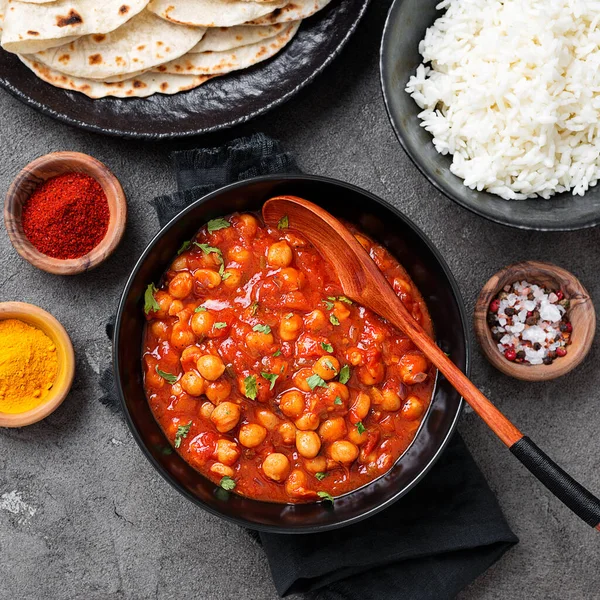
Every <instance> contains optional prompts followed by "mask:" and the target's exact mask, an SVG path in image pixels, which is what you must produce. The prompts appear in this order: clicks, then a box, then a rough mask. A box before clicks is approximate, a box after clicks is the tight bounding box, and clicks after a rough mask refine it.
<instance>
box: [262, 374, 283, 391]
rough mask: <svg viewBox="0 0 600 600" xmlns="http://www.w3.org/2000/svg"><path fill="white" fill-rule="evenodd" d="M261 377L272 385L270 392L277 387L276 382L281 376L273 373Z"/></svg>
mask: <svg viewBox="0 0 600 600" xmlns="http://www.w3.org/2000/svg"><path fill="white" fill-rule="evenodd" d="M261 376H262V377H264V378H265V379H266V380H267V381H268V382H269V383H270V384H271V387H270V388H269V389H270V390H272V389H273V388H274V387H275V382H276V381H277V378H278V377H279V375H275V374H273V373H265V372H262V373H261Z"/></svg>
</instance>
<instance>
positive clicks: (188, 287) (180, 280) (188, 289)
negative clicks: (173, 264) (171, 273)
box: [169, 272, 194, 299]
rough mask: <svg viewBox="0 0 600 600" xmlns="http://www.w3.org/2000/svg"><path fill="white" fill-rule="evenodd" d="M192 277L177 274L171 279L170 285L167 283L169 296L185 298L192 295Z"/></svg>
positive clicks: (186, 274) (187, 274) (185, 274)
mask: <svg viewBox="0 0 600 600" xmlns="http://www.w3.org/2000/svg"><path fill="white" fill-rule="evenodd" d="M193 281H194V280H193V278H192V276H191V275H190V274H189V273H187V272H184V273H177V275H175V277H173V279H171V283H169V294H171V296H173V298H180V299H181V298H185V297H186V296H189V295H190V294H191V293H192V284H193Z"/></svg>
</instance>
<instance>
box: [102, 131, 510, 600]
mask: <svg viewBox="0 0 600 600" xmlns="http://www.w3.org/2000/svg"><path fill="white" fill-rule="evenodd" d="M173 162H174V166H175V171H176V174H177V183H178V191H177V192H176V193H174V194H172V195H171V196H161V197H159V198H156V199H154V200H153V201H152V205H153V206H154V207H155V209H156V212H157V215H158V220H159V222H160V223H161V225H164V224H165V223H167V222H168V221H169V220H170V219H171V218H172V217H174V216H175V215H176V214H177V213H178V212H179V211H181V210H182V209H183V208H185V207H186V206H187V205H189V204H190V203H191V202H193V201H195V200H197V199H198V198H201V197H202V196H203V195H205V194H207V193H209V192H211V191H213V190H215V189H217V188H219V187H222V186H224V185H226V184H229V183H233V182H235V181H241V180H243V179H247V178H249V177H254V176H257V175H267V174H270V173H298V172H299V169H298V166H297V164H296V161H295V159H294V157H293V156H292V155H290V154H288V153H286V152H284V151H283V150H282V148H281V146H280V143H279V142H277V141H275V140H272V139H270V138H268V137H267V136H265V135H264V134H256V135H253V136H251V137H249V138H240V139H237V140H234V141H232V142H230V143H229V144H227V145H225V146H222V147H218V148H198V149H196V150H188V151H185V152H175V153H174V154H173ZM110 327H111V326H110V324H109V326H108V327H107V332H108V333H109V335H110V333H111V332H110ZM101 385H102V387H103V388H104V389H105V391H106V395H105V396H104V397H103V398H102V401H103V402H104V403H105V404H107V405H110V406H115V405H116V403H115V398H116V396H115V391H114V381H113V380H112V374H104V375H103V377H102V379H101ZM260 542H261V543H262V546H263V548H264V550H265V552H266V554H267V558H268V560H269V565H270V567H271V573H272V575H273V580H274V582H275V587H276V588H277V591H278V592H279V594H280V595H281V596H285V595H287V594H290V593H296V592H311V596H312V597H313V598H314V599H315V600H355V599H356V600H388V599H389V600H392V599H397V598H407V599H409V600H445V599H448V598H453V597H454V596H455V595H456V594H457V593H458V592H459V591H460V590H461V589H462V588H464V587H465V586H466V585H468V584H469V583H470V582H471V581H473V580H474V579H476V578H477V577H478V576H479V575H481V573H483V572H484V571H485V570H486V569H487V568H488V567H490V566H491V565H492V564H493V563H494V562H496V561H497V560H498V559H499V558H500V557H501V556H502V555H503V554H504V553H505V552H506V551H507V550H508V549H509V548H510V547H511V546H513V545H514V544H516V543H517V542H518V539H517V537H516V536H515V535H514V534H513V533H512V531H511V530H510V528H509V527H508V525H507V523H506V521H505V519H504V517H503V515H502V512H501V510H500V507H499V506H498V502H497V501H496V498H495V496H494V495H493V493H492V491H491V490H490V488H489V486H488V484H487V482H486V480H485V478H484V477H483V475H482V473H481V471H480V470H479V468H478V467H477V465H476V464H475V461H474V460H473V458H472V456H471V455H470V453H469V451H468V449H467V448H466V446H465V444H464V442H463V441H462V438H461V437H460V436H459V435H458V434H455V436H454V438H453V439H452V441H451V442H450V444H449V446H448V448H447V449H446V450H445V452H444V453H443V455H442V457H441V458H440V460H439V461H438V462H437V463H436V465H435V466H434V467H433V468H432V470H431V472H430V473H429V474H428V475H427V476H426V477H425V478H424V479H423V481H422V482H421V483H419V485H417V486H416V488H415V489H414V490H412V491H411V492H410V493H409V494H407V495H406V496H405V497H404V498H402V499H400V500H399V501H398V502H396V503H395V504H394V505H393V506H392V507H390V508H388V509H387V510H385V511H383V512H381V513H379V514H378V515H376V516H374V517H371V518H369V519H367V520H365V521H363V522H361V523H358V524H357V525H352V526H350V527H346V528H344V529H340V530H336V531H333V532H328V533H322V534H310V535H294V536H291V535H277V534H270V533H269V534H267V533H261V534H260Z"/></svg>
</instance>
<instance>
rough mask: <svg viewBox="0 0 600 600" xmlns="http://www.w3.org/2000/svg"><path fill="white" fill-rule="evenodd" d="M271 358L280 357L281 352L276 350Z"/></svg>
mask: <svg viewBox="0 0 600 600" xmlns="http://www.w3.org/2000/svg"><path fill="white" fill-rule="evenodd" d="M273 356H281V350H277V351H276V352H275V353H274V354H273Z"/></svg>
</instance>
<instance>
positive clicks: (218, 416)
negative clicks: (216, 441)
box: [210, 402, 241, 433]
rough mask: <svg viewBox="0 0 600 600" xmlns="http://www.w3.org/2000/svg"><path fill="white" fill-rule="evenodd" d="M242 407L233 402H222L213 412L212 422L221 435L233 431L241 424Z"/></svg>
mask: <svg viewBox="0 0 600 600" xmlns="http://www.w3.org/2000/svg"><path fill="white" fill-rule="evenodd" d="M240 415H241V410H240V407H239V406H238V405H237V404H234V403H233V402H222V403H221V404H219V405H218V406H216V407H215V409H214V410H213V411H212V414H211V415H210V420H211V421H212V422H213V424H214V426H215V427H216V428H217V431H218V432H219V433H226V432H228V431H231V430H232V429H233V428H234V427H235V426H236V425H237V424H238V422H239V420H240Z"/></svg>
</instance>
